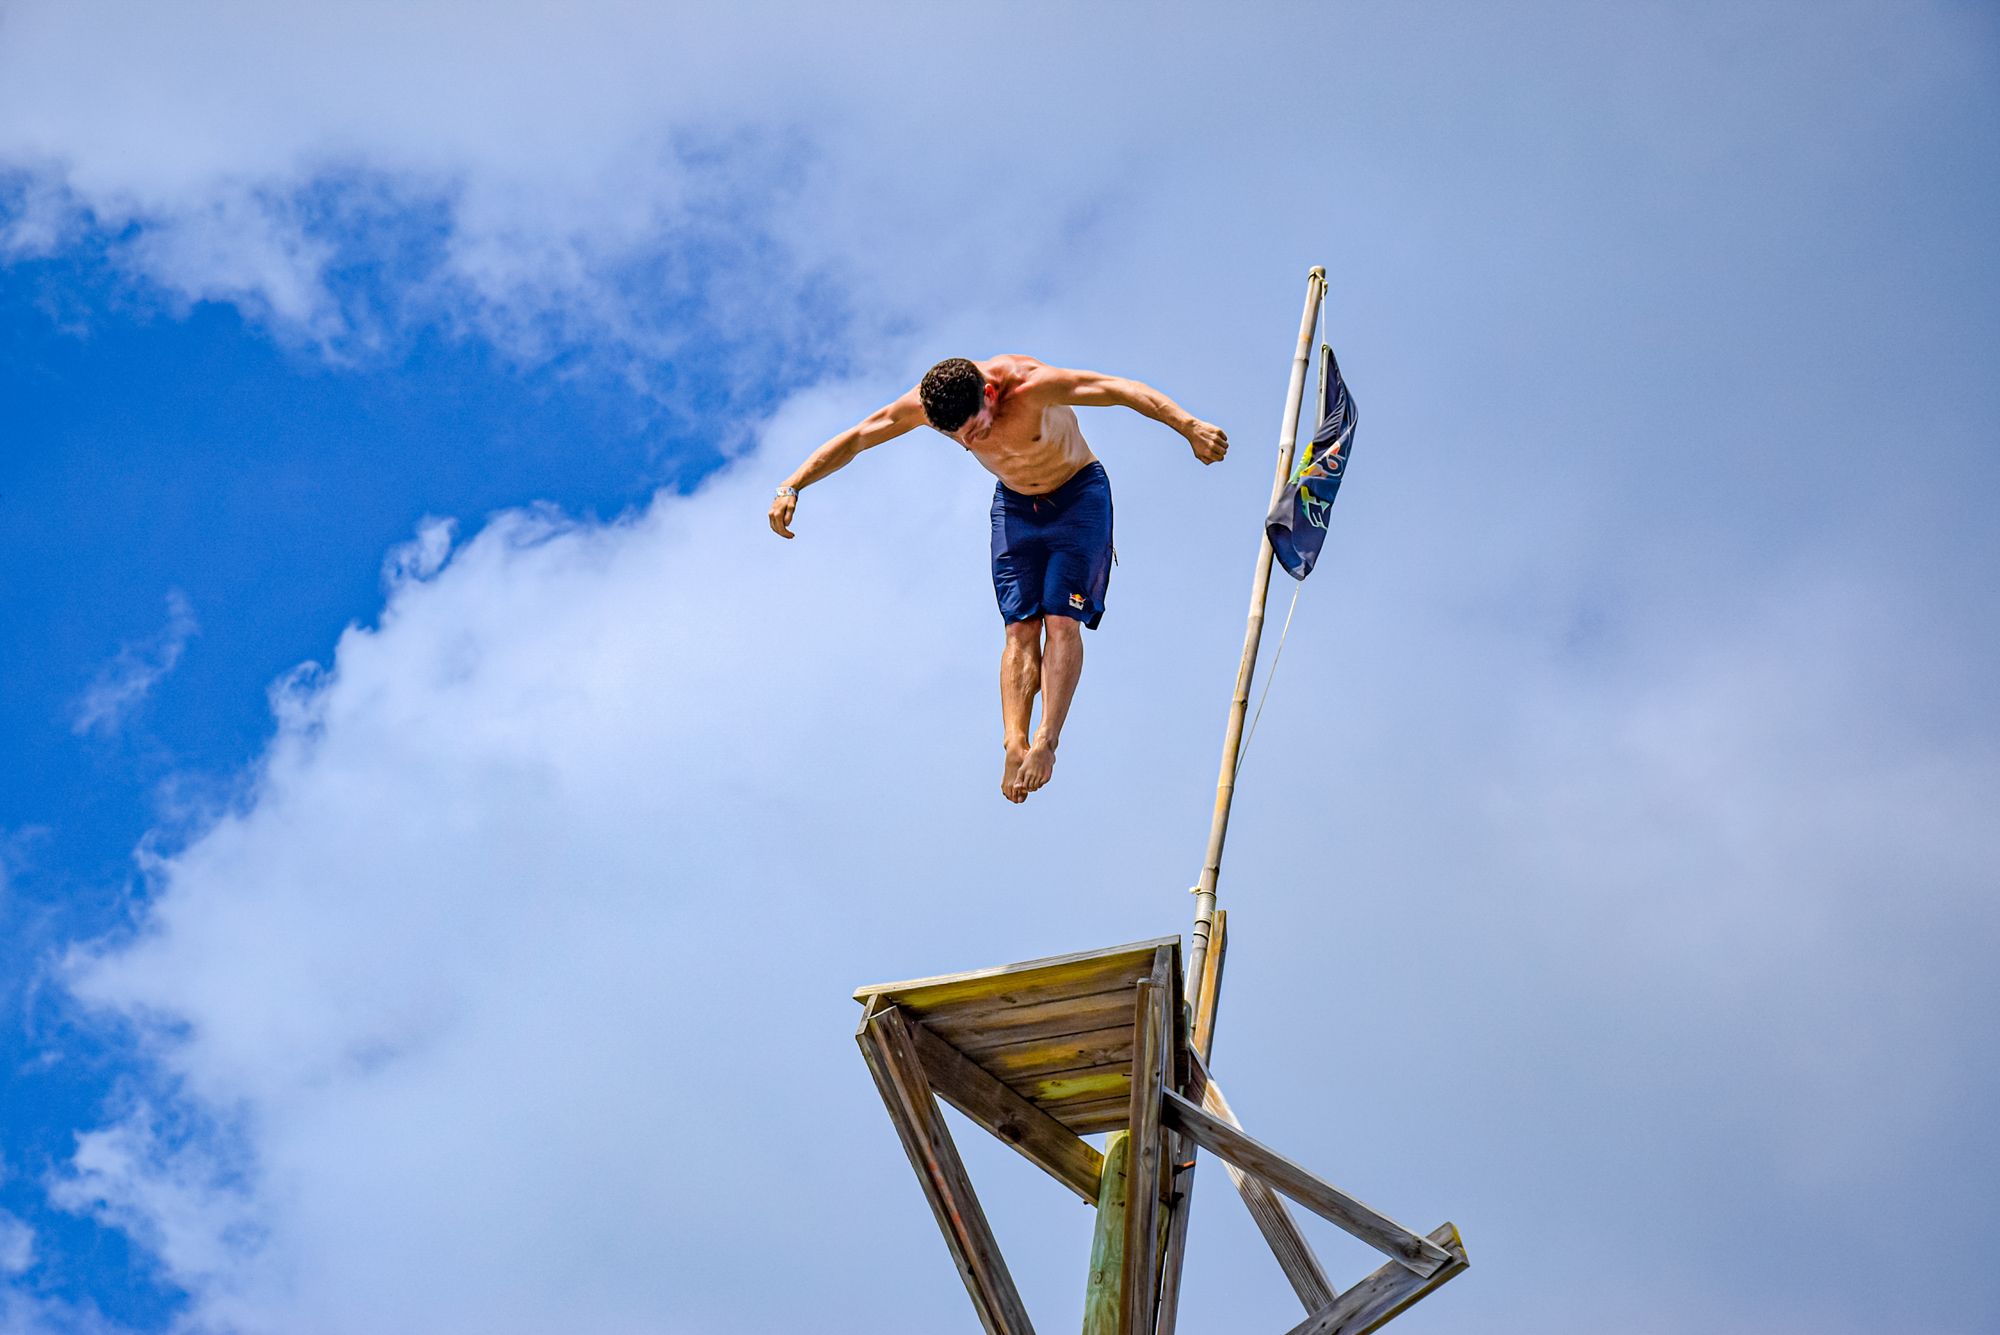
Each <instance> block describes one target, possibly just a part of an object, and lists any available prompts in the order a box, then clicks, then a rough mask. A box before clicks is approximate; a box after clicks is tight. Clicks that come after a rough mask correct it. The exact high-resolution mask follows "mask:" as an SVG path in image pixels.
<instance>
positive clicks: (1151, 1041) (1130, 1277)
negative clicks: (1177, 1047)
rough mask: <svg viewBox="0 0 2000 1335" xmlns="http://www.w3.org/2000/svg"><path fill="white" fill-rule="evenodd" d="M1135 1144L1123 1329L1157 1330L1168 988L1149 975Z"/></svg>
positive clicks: (1136, 1086)
mask: <svg viewBox="0 0 2000 1335" xmlns="http://www.w3.org/2000/svg"><path fill="white" fill-rule="evenodd" d="M1133 991H1134V992H1135V993H1136V996H1135V998H1134V1004H1133V1008H1132V1009H1133V1016H1132V1104H1131V1132H1132V1148H1131V1151H1130V1153H1131V1161H1130V1166H1129V1167H1128V1168H1127V1170H1126V1171H1127V1177H1128V1181H1127V1186H1126V1193H1125V1265H1124V1268H1123V1278H1122V1279H1121V1280H1120V1283H1119V1286H1118V1287H1119V1295H1118V1296H1119V1305H1120V1309H1121V1318H1120V1323H1119V1324H1120V1328H1121V1332H1122V1335H1152V1330H1153V1316H1154V1310H1155V1299H1156V1297H1157V1295H1158V1293H1159V1288H1158V1276H1159V1270H1158V1261H1159V1256H1160V1251H1159V1232H1158V1230H1159V1226H1160V1194H1161V1178H1162V1170H1163V1168H1164V1166H1165V1165H1164V1159H1165V1155H1164V1153H1163V1151H1164V1149H1165V1146H1164V1145H1162V1143H1161V1142H1162V1140H1163V1139H1164V1137H1163V1135H1162V1134H1161V1123H1160V1100H1161V1098H1162V1097H1163V1096H1164V1095H1165V1094H1166V1092H1167V1091H1166V1087H1165V1086H1166V1069H1167V1066H1168V1063H1169V1059H1170V1052H1169V1043H1168V1038H1167V1035H1168V1030H1167V996H1168V993H1167V992H1166V990H1165V989H1163V988H1162V987H1161V986H1160V985H1159V984H1158V983H1157V982H1155V981H1153V980H1151V979H1147V980H1146V981H1144V982H1141V983H1140V984H1138V986H1137V987H1135V988H1134V989H1133Z"/></svg>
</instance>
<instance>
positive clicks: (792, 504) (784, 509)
mask: <svg viewBox="0 0 2000 1335" xmlns="http://www.w3.org/2000/svg"><path fill="white" fill-rule="evenodd" d="M798 508H799V498H798V497H797V496H796V495H792V496H780V497H778V498H777V499H776V500H774V501H772V502H771V532H773V533H775V534H777V535H778V536H779V537H781V538H789V537H791V536H792V512H793V511H795V510H797V509H798Z"/></svg>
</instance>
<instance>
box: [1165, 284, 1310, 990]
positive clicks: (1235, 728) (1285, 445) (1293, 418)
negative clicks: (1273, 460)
mask: <svg viewBox="0 0 2000 1335" xmlns="http://www.w3.org/2000/svg"><path fill="white" fill-rule="evenodd" d="M1325 294H1326V270H1325V269H1323V268H1320V267H1319V266H1318V265H1314V266H1313V269H1312V272H1311V273H1310V274H1308V275H1307V276H1306V309H1305V314H1304V315H1302V316H1301V317H1300V318H1299V346H1298V352H1297V354H1296V355H1295V356H1294V357H1293V358H1292V380H1291V384H1290V385H1289V386H1288V387H1287V388H1286V390H1285V419H1284V422H1283V424H1282V425H1280V427H1279V428H1278V471H1277V476H1276V477H1274V478H1273V479H1272V482H1271V504H1273V505H1275V504H1277V501H1278V496H1279V494H1280V493H1281V492H1283V491H1284V488H1285V483H1286V482H1287V481H1289V480H1290V478H1291V474H1292V457H1293V455H1294V454H1296V453H1297V451H1298V444H1299V407H1300V405H1301V404H1302V403H1303V402H1304V401H1305V394H1306V364H1307V363H1308V362H1310V361H1311V360H1312V345H1313V328H1314V326H1315V325H1316V324H1318V322H1319V303H1320V298H1321V297H1323V296H1324V295H1325ZM1271 562H1272V556H1271V539H1270V537H1269V535H1268V534H1263V535H1260V536H1259V538H1258V540H1257V570H1256V574H1255V576H1254V577H1253V578H1252V580H1251V583H1250V623H1249V625H1248V626H1247V627H1246V628H1245V630H1244V632H1243V659H1242V661H1241V662H1240V663H1238V664H1237V666H1236V692H1235V694H1234V695H1232V696H1231V697H1230V700H1229V724H1228V726H1227V727H1226V728H1224V729H1223V733H1222V774H1221V777H1220V778H1218V779H1217V780H1216V782H1215V815H1214V818H1213V819H1212V820H1211V821H1210V822H1209V827H1208V856H1207V857H1206V858H1205V859H1204V860H1203V862H1202V868H1201V882H1200V884H1198V885H1196V886H1195V888H1194V895H1195V900H1194V932H1193V940H1192V941H1191V943H1190V946H1189V950H1188V959H1187V977H1188V991H1189V992H1190V993H1191V994H1193V995H1194V996H1195V998H1196V1003H1195V1004H1196V1005H1197V1006H1200V1005H1201V992H1200V985H1201V979H1202V970H1203V968H1204V966H1205V965H1206V963H1207V961H1208V937H1209V930H1210V926H1211V924H1213V923H1214V921H1215V885H1216V882H1217V881H1218V880H1219V879H1220V878H1221V875H1222V844H1223V841H1224V840H1225V839H1226V838H1227V837H1228V835H1229V806H1230V803H1231V802H1233V801H1234V800H1235V797H1236V761H1237V754H1238V752H1239V751H1241V750H1242V747H1243V718H1244V715H1245V714H1246V713H1248V712H1249V708H1250V680H1251V678H1252V677H1254V676H1255V675H1256V672H1257V648H1258V645H1259V644H1260V643H1261V642H1262V641H1263V638H1264V604H1265V603H1266V602H1267V601H1268V600H1269V598H1270V594H1271ZM1201 1020H1202V1017H1201V1015H1200V1013H1199V1011H1197V1013H1196V1016H1195V1024H1196V1028H1197V1029H1199V1028H1200V1026H1201Z"/></svg>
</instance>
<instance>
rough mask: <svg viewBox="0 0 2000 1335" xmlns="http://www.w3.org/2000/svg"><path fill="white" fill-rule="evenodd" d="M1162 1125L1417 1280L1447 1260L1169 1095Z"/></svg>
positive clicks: (1378, 1215)
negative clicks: (1349, 1235)
mask: <svg viewBox="0 0 2000 1335" xmlns="http://www.w3.org/2000/svg"><path fill="white" fill-rule="evenodd" d="M1162 1101H1163V1103H1164V1105H1165V1117H1166V1121H1167V1124H1168V1125H1169V1126H1171V1127H1172V1128H1173V1129H1175V1130H1176V1131H1182V1132H1185V1133H1186V1134H1188V1135H1190V1136H1192V1137H1194V1140H1195V1143H1196V1144H1198V1145H1200V1146H1201V1147H1202V1148H1203V1149H1205V1150H1207V1151H1208V1152H1209V1153H1210V1154H1213V1155H1215V1156H1216V1157H1218V1158H1220V1159H1223V1160H1226V1161H1227V1162H1229V1163H1233V1164H1235V1165H1236V1166H1237V1167H1238V1168H1240V1169H1242V1170H1243V1171H1244V1172H1246V1173H1250V1174H1253V1175H1254V1176H1256V1177H1260V1178H1262V1179H1263V1180H1264V1182H1265V1183H1266V1184H1267V1185H1269V1186H1272V1187H1275V1188H1277V1189H1278V1190H1279V1191H1282V1192H1283V1193H1285V1195H1287V1196H1289V1197H1291V1198H1292V1199H1293V1200H1295V1201H1297V1202H1298V1203H1299V1204H1300V1205H1303V1206H1305V1207H1306V1208H1307V1209H1308V1210H1311V1211H1312V1212H1313V1213H1314V1214H1316V1215H1318V1216H1319V1217H1320V1218H1322V1219H1325V1220H1326V1221H1328V1222H1329V1223H1332V1224H1337V1225H1338V1226H1340V1227H1341V1228H1343V1229H1346V1230H1347V1231H1348V1232H1349V1233H1352V1234H1353V1235H1354V1236H1355V1237H1357V1238H1360V1239H1361V1240H1362V1241H1363V1242H1365V1243H1367V1244H1368V1245H1369V1246H1371V1247H1373V1248H1375V1249H1376V1250H1377V1251H1379V1252H1381V1253H1382V1254H1383V1255H1385V1256H1388V1257H1390V1258H1391V1259H1392V1260H1395V1261H1398V1262H1400V1263H1402V1264H1403V1265H1405V1266H1407V1267H1409V1269H1411V1270H1412V1271H1414V1272H1415V1273H1417V1274H1419V1275H1425V1276H1428V1275H1431V1274H1433V1273H1435V1272H1436V1270H1437V1269H1438V1267H1440V1266H1442V1265H1444V1264H1445V1263H1446V1262H1448V1261H1449V1260H1450V1259H1451V1257H1450V1255H1449V1253H1447V1252H1446V1251H1445V1250H1444V1249H1443V1248H1441V1247H1439V1246H1438V1245H1437V1244H1436V1243H1433V1242H1431V1241H1429V1240H1428V1239H1425V1238H1422V1237H1419V1236H1418V1235H1417V1234H1415V1233H1412V1232H1411V1231H1410V1230H1409V1229H1407V1228H1404V1227H1403V1226H1402V1225H1401V1224H1399V1223H1397V1222H1396V1221H1395V1220H1393V1219H1391V1218H1389V1217H1388V1216H1387V1215H1385V1214H1383V1213H1381V1212H1380V1211H1378V1210H1375V1209H1372V1208H1371V1207H1369V1206H1367V1205H1364V1204H1363V1203H1362V1202H1360V1201H1358V1200H1356V1199H1355V1198H1354V1197H1352V1196H1349V1195H1348V1194H1347V1193H1346V1192H1344V1191H1341V1190H1339V1189H1338V1188H1336V1187H1332V1186H1329V1185H1327V1184H1326V1183H1325V1182H1322V1181H1320V1180H1319V1179H1318V1178H1316V1177H1314V1176H1313V1175H1312V1174H1311V1173H1308V1172H1307V1171H1306V1170H1305V1169H1303V1168H1301V1167H1299V1166H1298V1165H1297V1164H1295V1163H1293V1162H1292V1161H1291V1160H1289V1159H1287V1158H1285V1157H1284V1156H1283V1155H1281V1154H1279V1153H1277V1152H1276V1151H1275V1150H1272V1149H1271V1148H1269V1147H1268V1146H1265V1145H1261V1144H1259V1143H1258V1142H1257V1141H1255V1140H1252V1139H1251V1138H1250V1137H1249V1136H1246V1135H1244V1134H1243V1133H1242V1132H1241V1131H1239V1130H1237V1129H1236V1128H1235V1127H1233V1126H1231V1125H1230V1124H1229V1123H1227V1122H1225V1121H1223V1120H1222V1119H1221V1118H1219V1117H1216V1116H1215V1115H1213V1114H1212V1113H1209V1112H1205V1111H1204V1110H1202V1109H1201V1108H1199V1107H1197V1106H1195V1105H1194V1104H1192V1103H1190V1102H1188V1101H1187V1100H1186V1099H1184V1098H1182V1097H1181V1096H1180V1095H1179V1094H1176V1093H1174V1092H1173V1091H1171V1090H1169V1091H1167V1092H1166V1093H1165V1094H1164V1095H1163V1096H1162Z"/></svg>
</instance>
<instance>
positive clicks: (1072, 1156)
mask: <svg viewBox="0 0 2000 1335" xmlns="http://www.w3.org/2000/svg"><path fill="white" fill-rule="evenodd" d="M910 1034H911V1037H912V1039H913V1040H914V1041H915V1043H916V1050H917V1057H918V1059H919V1060H921V1061H922V1062H923V1065H924V1074H925V1075H926V1076H928V1077H929V1079H930V1084H931V1088H932V1089H935V1090H936V1091H937V1092H938V1094H939V1095H941V1096H942V1097H943V1098H944V1100H945V1102H947V1103H949V1104H951V1106H952V1107H954V1108H956V1109H958V1110H959V1111H960V1112H962V1113H964V1114H965V1115H966V1116H967V1117H969V1118H971V1119H972V1120H973V1121H974V1122H976V1123H977V1124H978V1125H980V1126H982V1127H984V1128H985V1129H986V1130H987V1131H989V1132H991V1133H992V1134H993V1135H994V1136H996V1137H998V1138H999V1139H1001V1140H1003V1141H1005V1142H1006V1143H1007V1144H1009V1145H1011V1146H1013V1147H1014V1148H1015V1149H1016V1150H1018V1151H1019V1152H1020V1153H1021V1154H1022V1156H1023V1157H1025V1158H1026V1159H1027V1160H1028V1161H1029V1162H1030V1163H1032V1164H1034V1165H1035V1166H1036V1167H1038V1168H1040V1169H1042V1170H1043V1171H1044V1172H1046V1173H1048V1174H1049V1175H1050V1176H1051V1177H1053V1178H1055V1179H1056V1181H1058V1182H1060V1183H1062V1184H1063V1185H1064V1186H1066V1187H1068V1188H1069V1189H1070V1190H1071V1191H1074V1192H1075V1193H1076V1194H1077V1195H1078V1196H1080V1197H1082V1198H1083V1200H1084V1202H1085V1204H1088V1205H1095V1204H1097V1197H1098V1178H1099V1175H1100V1174H1101V1173H1102V1172H1103V1170H1104V1156H1103V1155H1101V1154H1099V1153H1098V1152H1097V1150H1096V1149H1095V1148H1093V1147H1092V1146H1091V1145H1089V1144H1088V1143H1086V1142H1085V1141H1083V1140H1081V1139H1080V1138H1078V1136H1077V1134H1076V1133H1075V1132H1074V1131H1071V1130H1070V1129H1069V1128H1068V1127H1066V1126H1064V1125H1063V1124H1062V1123H1061V1122H1058V1121H1057V1120H1056V1119H1055V1118H1053V1117H1051V1116H1049V1115H1048V1114H1047V1113H1045V1112H1043V1111H1042V1110H1041V1109H1040V1108H1037V1107H1036V1106H1035V1105H1034V1104H1032V1103H1030V1102H1028V1101H1027V1100H1026V1099H1024V1098H1022V1097H1021V1096H1020V1095H1019V1094H1016V1093H1015V1092H1014V1091H1013V1090H1011V1089H1009V1088H1007V1086H1005V1085H1003V1084H1001V1083H1000V1082H999V1081H998V1080H996V1079H994V1078H993V1077H992V1076H991V1075H989V1074H987V1073H986V1072H985V1071H984V1070H982V1069H981V1068H980V1067H979V1066H978V1065H977V1064H976V1063H974V1062H973V1061H972V1060H971V1059H970V1058H968V1057H966V1056H965V1054H963V1053H961V1052H960V1051H959V1050H958V1049H957V1048H955V1047H953V1046H952V1045H951V1044H949V1043H947V1042H945V1041H944V1040H943V1039H941V1038H939V1037H938V1036H937V1035H936V1034H933V1033H932V1032H931V1031H930V1028H929V1027H928V1026H927V1025H923V1024H912V1025H910Z"/></svg>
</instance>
